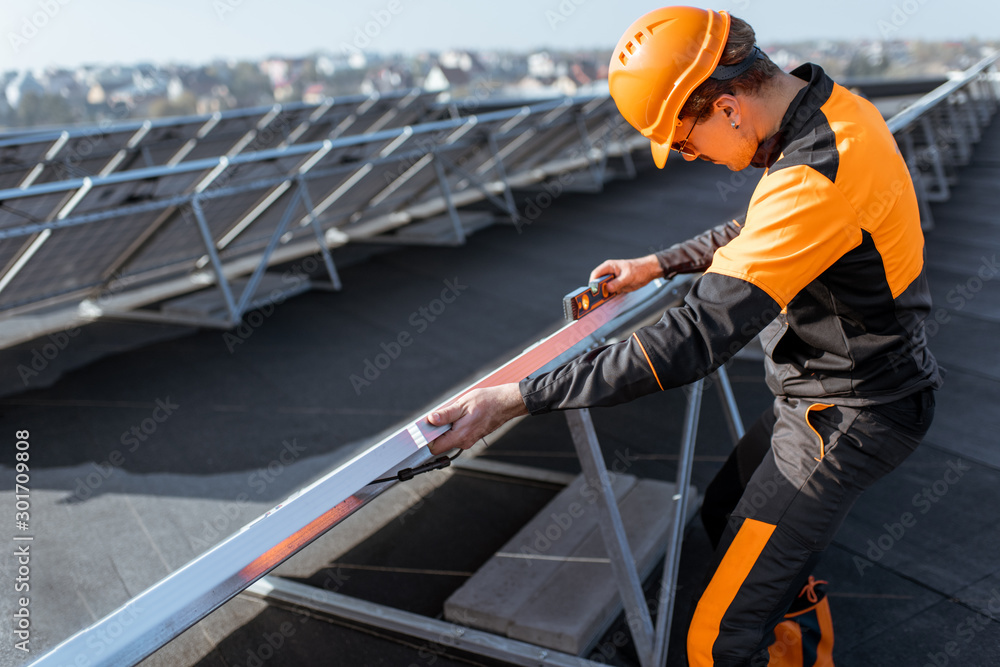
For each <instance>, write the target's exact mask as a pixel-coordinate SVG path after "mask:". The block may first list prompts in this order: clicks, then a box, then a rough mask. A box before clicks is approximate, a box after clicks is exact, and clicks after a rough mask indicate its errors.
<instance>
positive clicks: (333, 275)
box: [298, 176, 343, 292]
mask: <svg viewBox="0 0 1000 667" xmlns="http://www.w3.org/2000/svg"><path fill="white" fill-rule="evenodd" d="M298 183H299V196H300V197H302V203H303V205H304V206H305V207H306V215H308V216H309V226H310V227H312V229H313V233H315V234H316V242H317V243H319V253H320V255H322V257H323V265H324V266H326V273H327V275H328V276H330V287H331V288H332V289H334V290H336V291H338V292H339V291H340V290H341V288H342V287H343V285H342V284H341V282H340V274H338V273H337V267H336V265H335V264H334V263H333V256H332V255H331V254H330V249H329V248H328V247H327V246H326V238H325V237H324V235H323V228H322V227H320V226H319V221H318V220H317V219H316V207H315V206H313V203H312V197H310V196H309V188H307V187H306V184H305V181H304V180H303V179H302V177H301V176H300V177H299V178H298Z"/></svg>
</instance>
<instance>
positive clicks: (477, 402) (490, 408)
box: [427, 382, 528, 454]
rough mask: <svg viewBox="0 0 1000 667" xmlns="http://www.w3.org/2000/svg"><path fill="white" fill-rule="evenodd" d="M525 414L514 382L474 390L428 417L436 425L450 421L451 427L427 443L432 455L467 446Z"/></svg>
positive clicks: (525, 411) (525, 408)
mask: <svg viewBox="0 0 1000 667" xmlns="http://www.w3.org/2000/svg"><path fill="white" fill-rule="evenodd" d="M526 414H528V408H527V407H525V405H524V401H523V400H522V399H521V391H520V389H518V386H517V383H516V382H513V383H510V384H503V385H500V386H499V387H486V388H485V389H473V390H472V391H470V392H469V393H467V394H465V395H463V396H460V397H458V398H457V399H455V400H454V401H453V402H451V403H449V404H448V405H446V406H444V407H443V408H438V409H437V410H435V411H434V412H432V413H431V414H429V415H428V416H427V421H429V422H430V423H431V424H433V425H435V426H440V425H442V424H451V425H452V427H451V430H450V431H448V432H447V433H445V434H444V435H442V436H441V437H439V438H438V439H437V440H435V441H434V442H432V443H430V450H431V453H432V454H440V453H442V452H447V451H448V450H451V449H455V448H458V449H468V448H469V447H472V446H473V445H474V444H476V442H478V441H479V439H480V438H482V437H483V436H485V435H489V434H490V433H492V432H493V431H495V430H497V429H498V428H500V427H501V426H503V425H504V424H505V423H506V422H507V421H509V420H511V419H513V418H514V417H518V416H520V415H526Z"/></svg>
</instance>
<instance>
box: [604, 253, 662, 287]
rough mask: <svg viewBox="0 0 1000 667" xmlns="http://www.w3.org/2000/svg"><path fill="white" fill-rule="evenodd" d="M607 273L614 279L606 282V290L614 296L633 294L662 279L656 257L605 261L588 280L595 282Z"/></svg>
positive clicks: (648, 256)
mask: <svg viewBox="0 0 1000 667" xmlns="http://www.w3.org/2000/svg"><path fill="white" fill-rule="evenodd" d="M609 273H610V274H611V275H613V276H614V278H613V279H612V280H609V281H608V290H609V291H610V292H612V293H614V294H624V293H626V292H633V291H635V290H637V289H639V288H640V287H642V286H643V285H645V284H646V283H648V282H649V281H651V280H654V279H655V278H662V277H663V269H662V268H661V267H660V262H659V261H658V260H657V259H656V255H647V256H645V257H639V258H638V259H606V260H604V261H603V262H601V264H600V265H599V266H598V267H597V268H596V269H594V270H593V271H591V272H590V279H591V280H597V279H598V278H600V277H601V276H606V275H608V274H609Z"/></svg>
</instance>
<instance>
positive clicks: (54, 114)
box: [13, 93, 76, 127]
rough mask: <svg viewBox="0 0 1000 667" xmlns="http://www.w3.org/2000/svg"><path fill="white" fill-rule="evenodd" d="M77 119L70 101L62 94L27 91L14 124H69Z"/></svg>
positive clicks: (25, 125) (18, 106)
mask: <svg viewBox="0 0 1000 667" xmlns="http://www.w3.org/2000/svg"><path fill="white" fill-rule="evenodd" d="M75 120H76V118H75V116H74V114H73V109H72V107H71V106H70V104H69V102H67V101H66V99H65V98H63V97H62V96H61V95H50V94H48V93H43V94H41V95H39V94H37V93H26V94H25V95H24V96H23V97H21V99H20V101H19V102H18V105H17V110H16V112H15V114H14V122H13V124H14V125H19V126H22V127H28V126H32V125H67V124H69V123H72V122H74V121H75Z"/></svg>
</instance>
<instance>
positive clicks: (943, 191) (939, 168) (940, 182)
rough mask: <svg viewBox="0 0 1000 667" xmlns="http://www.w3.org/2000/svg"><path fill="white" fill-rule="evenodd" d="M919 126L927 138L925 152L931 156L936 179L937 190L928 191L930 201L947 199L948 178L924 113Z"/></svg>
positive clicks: (935, 137)
mask: <svg viewBox="0 0 1000 667" xmlns="http://www.w3.org/2000/svg"><path fill="white" fill-rule="evenodd" d="M920 126H921V127H922V128H923V130H924V137H925V139H926V140H927V153H928V155H930V157H931V166H932V169H933V171H934V178H935V180H936V181H937V191H936V192H933V193H928V195H930V197H929V198H930V199H931V200H932V201H947V200H948V196H949V194H950V193H949V190H948V179H947V177H946V176H945V173H944V161H943V160H942V159H941V151H939V150H938V146H937V136H936V135H935V133H934V128H933V127H932V126H931V120H930V118H928V117H927V116H926V115H925V116H924V117H923V118H921V119H920Z"/></svg>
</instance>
